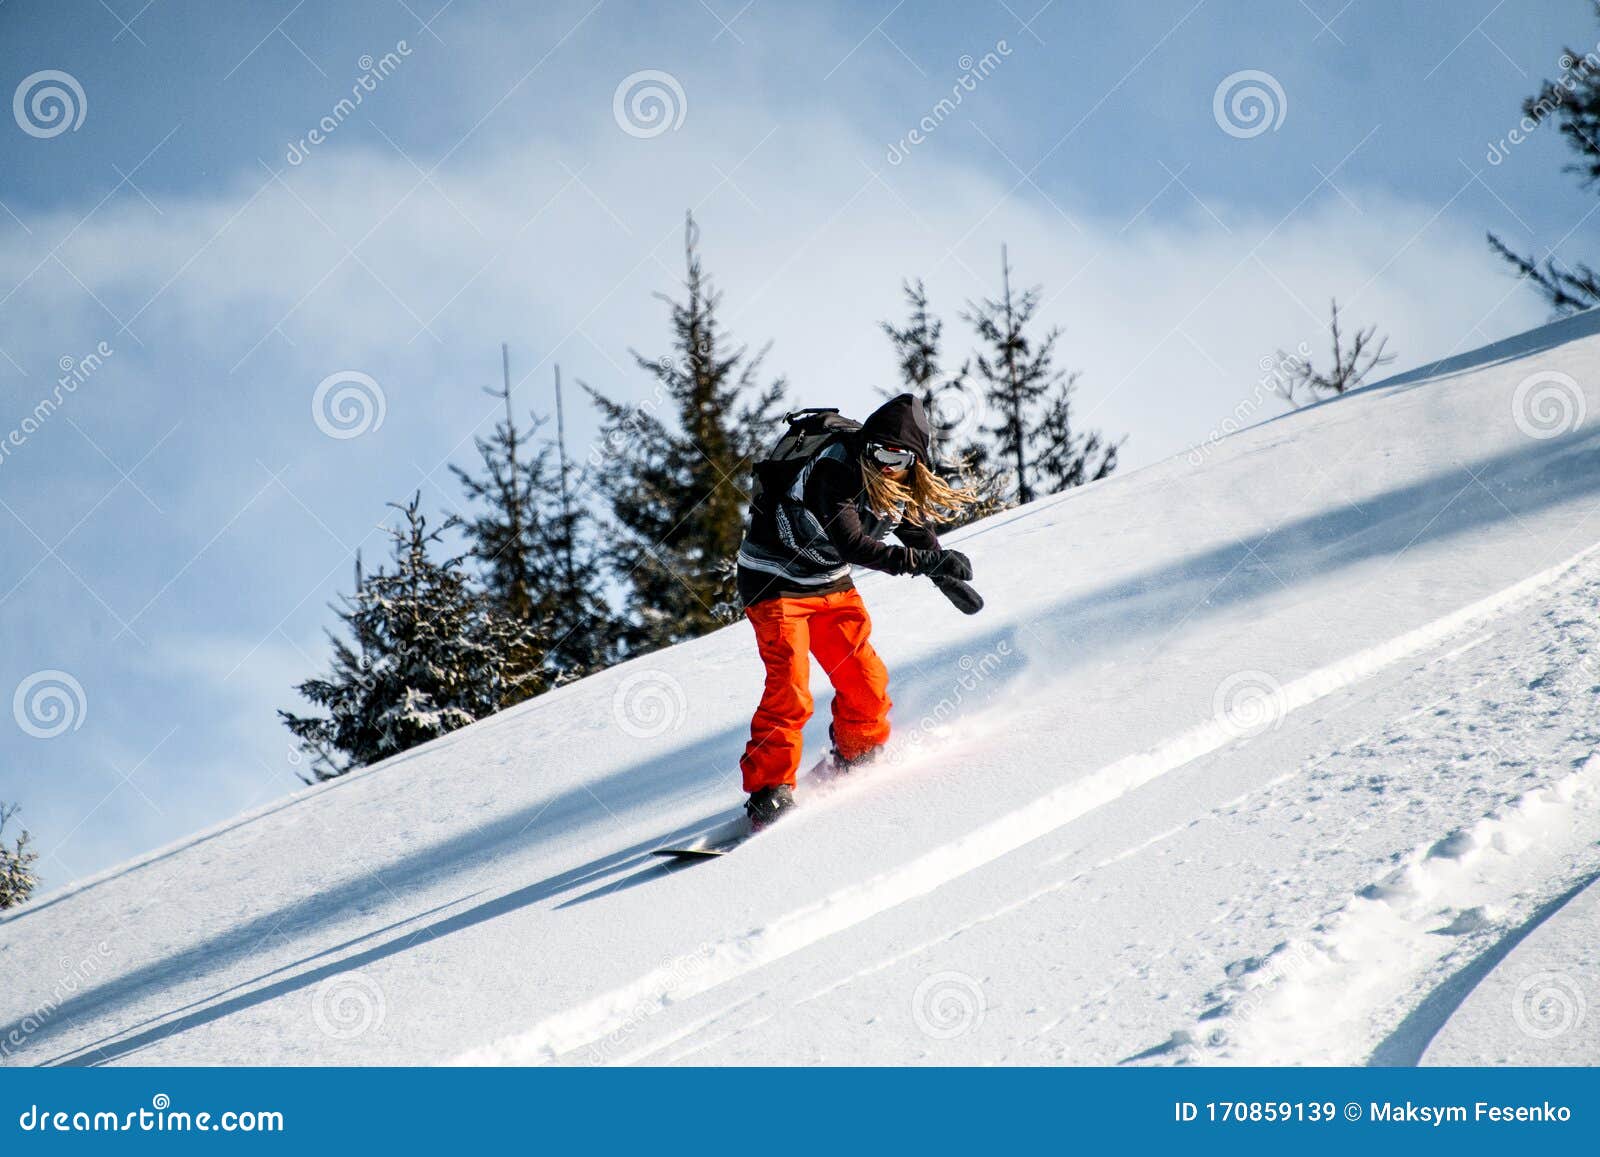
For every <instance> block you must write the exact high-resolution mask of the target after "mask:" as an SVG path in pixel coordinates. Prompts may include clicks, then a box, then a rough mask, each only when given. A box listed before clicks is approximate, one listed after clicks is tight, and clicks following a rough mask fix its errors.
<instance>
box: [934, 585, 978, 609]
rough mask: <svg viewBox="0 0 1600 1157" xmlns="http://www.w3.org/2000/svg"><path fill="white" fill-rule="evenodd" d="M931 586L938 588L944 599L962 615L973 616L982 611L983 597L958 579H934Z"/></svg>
mask: <svg viewBox="0 0 1600 1157" xmlns="http://www.w3.org/2000/svg"><path fill="white" fill-rule="evenodd" d="M933 585H934V586H936V587H938V588H939V590H940V592H941V593H942V594H943V595H944V597H945V598H947V599H949V600H950V601H951V602H952V603H954V604H955V608H956V610H958V611H960V612H961V613H962V614H963V615H975V614H977V613H978V612H979V611H981V610H983V596H982V595H980V594H979V593H978V592H977V591H975V590H973V589H972V588H971V587H970V586H968V585H967V584H966V583H964V582H962V581H961V580H960V579H955V578H936V579H934V580H933Z"/></svg>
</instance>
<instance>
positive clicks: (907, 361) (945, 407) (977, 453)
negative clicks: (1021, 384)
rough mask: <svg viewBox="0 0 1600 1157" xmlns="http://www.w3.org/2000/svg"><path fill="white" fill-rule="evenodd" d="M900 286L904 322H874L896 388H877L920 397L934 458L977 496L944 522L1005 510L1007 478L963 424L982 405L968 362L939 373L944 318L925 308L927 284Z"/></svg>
mask: <svg viewBox="0 0 1600 1157" xmlns="http://www.w3.org/2000/svg"><path fill="white" fill-rule="evenodd" d="M901 287H902V289H903V290H904V292H905V297H906V304H907V306H908V307H909V316H908V317H907V319H906V322H905V324H904V325H902V326H896V325H895V324H894V323H893V322H887V321H885V322H881V323H880V325H881V327H882V329H883V332H884V333H885V334H887V335H888V337H889V341H890V342H891V343H892V344H893V345H894V350H895V359H896V362H897V364H898V365H899V368H900V381H901V389H894V390H882V391H880V392H881V393H883V394H884V395H885V396H886V397H892V396H893V395H895V394H898V393H900V392H902V389H903V390H905V391H909V392H910V393H913V394H915V395H916V396H917V397H919V398H921V399H922V405H923V407H924V408H925V409H926V410H927V412H928V419H929V425H930V427H931V431H930V434H931V441H932V443H933V454H934V458H935V459H936V460H937V462H938V463H940V464H942V465H944V466H945V467H946V468H947V469H949V468H951V467H953V468H954V473H955V474H956V480H957V482H958V483H959V484H960V485H961V486H963V487H966V488H969V489H973V490H976V491H977V492H978V494H979V496H980V498H979V501H978V502H976V503H974V504H973V505H971V506H969V507H966V508H964V509H963V510H962V511H961V513H960V514H959V515H957V516H956V517H955V518H954V519H953V520H952V521H951V522H950V523H949V524H948V525H950V526H965V525H966V524H967V523H969V522H974V521H976V520H977V519H980V518H987V517H988V516H989V515H991V514H996V513H998V512H999V511H1001V510H1004V509H1006V507H1007V505H1008V503H1007V501H1006V493H1007V491H1008V490H1009V489H1010V485H1009V480H1008V478H1007V476H1006V473H1005V471H1004V470H996V469H993V468H992V467H991V466H990V464H989V454H988V449H987V447H985V446H984V445H983V444H982V442H981V441H978V440H976V439H974V438H972V437H971V436H970V434H971V432H972V431H970V430H968V429H967V427H968V426H970V425H971V419H973V418H975V417H976V416H977V415H978V414H979V412H980V411H981V410H982V400H983V399H982V398H981V396H980V393H979V391H978V388H977V387H976V386H975V385H974V384H973V382H972V380H971V368H972V367H971V364H970V363H967V364H964V365H962V367H961V368H960V369H959V370H957V371H955V372H953V373H946V372H945V370H944V368H943V365H942V361H941V350H940V343H941V340H942V338H943V334H944V323H943V322H941V321H940V320H939V319H938V318H937V317H935V316H934V315H933V313H932V311H931V310H930V309H929V308H928V291H927V288H926V287H925V286H924V285H923V283H922V279H921V278H918V279H917V280H916V281H914V282H913V281H906V282H902V283H901ZM963 435H967V436H966V437H963Z"/></svg>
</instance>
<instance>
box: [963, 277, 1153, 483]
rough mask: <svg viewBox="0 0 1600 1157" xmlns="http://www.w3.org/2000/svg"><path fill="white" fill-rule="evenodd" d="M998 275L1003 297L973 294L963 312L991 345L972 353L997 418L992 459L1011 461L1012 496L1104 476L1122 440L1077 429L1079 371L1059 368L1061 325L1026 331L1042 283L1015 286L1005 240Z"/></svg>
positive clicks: (992, 434)
mask: <svg viewBox="0 0 1600 1157" xmlns="http://www.w3.org/2000/svg"><path fill="white" fill-rule="evenodd" d="M1000 283H1001V292H1000V296H999V297H998V298H990V299H986V300H984V301H982V302H977V303H973V302H969V303H968V306H967V312H966V313H964V314H963V315H962V316H963V317H964V318H965V319H966V320H967V321H968V322H970V323H971V324H972V326H973V328H974V329H975V330H976V331H977V335H978V339H979V340H980V341H981V342H982V343H983V345H984V347H985V348H984V350H983V352H980V353H978V354H977V355H976V357H975V359H974V360H975V361H976V363H977V367H978V376H979V377H980V378H981V379H982V380H983V382H984V385H985V389H986V392H987V395H988V400H989V405H990V408H991V410H992V412H993V413H994V414H995V415H996V416H997V418H998V424H997V425H994V426H985V427H984V432H985V433H986V434H988V435H989V436H990V438H991V440H992V444H991V450H992V460H993V462H994V465H995V466H999V465H1000V464H1002V463H1003V464H1004V465H1005V466H1006V467H1008V468H1009V469H1010V471H1011V475H1012V478H1011V482H1012V491H1011V494H1009V495H1008V497H1009V498H1011V499H1014V503H1015V504H1021V503H1025V502H1032V501H1033V500H1034V499H1035V498H1036V497H1038V496H1039V495H1041V494H1051V493H1054V492H1055V491H1057V490H1062V489H1065V488H1067V487H1069V486H1081V485H1083V484H1084V483H1086V482H1093V481H1095V480H1096V479H1099V478H1104V477H1105V476H1106V475H1108V474H1110V473H1111V472H1112V471H1113V470H1115V469H1116V468H1117V450H1118V448H1119V447H1120V446H1121V444H1122V442H1121V440H1119V441H1117V442H1107V441H1106V440H1105V439H1103V438H1102V437H1101V435H1100V434H1099V432H1098V431H1095V432H1091V433H1089V434H1078V433H1077V432H1075V431H1074V430H1073V428H1072V406H1071V403H1072V394H1073V391H1074V390H1075V389H1076V386H1077V379H1078V375H1077V374H1076V373H1073V374H1068V373H1066V372H1065V371H1063V370H1058V369H1056V368H1055V348H1056V342H1057V341H1058V340H1059V339H1060V337H1061V331H1060V329H1052V330H1050V331H1049V332H1048V333H1046V334H1045V335H1044V337H1043V338H1042V339H1040V340H1039V341H1038V342H1037V343H1036V342H1035V341H1034V340H1033V339H1032V338H1031V337H1030V336H1029V335H1028V332H1027V331H1028V325H1029V323H1030V322H1031V321H1032V320H1033V316H1034V314H1035V313H1036V312H1038V309H1039V290H1038V288H1037V287H1035V288H1033V289H1026V290H1023V291H1022V292H1021V293H1014V292H1013V291H1012V288H1011V262H1010V260H1009V258H1008V256H1007V254H1006V249H1005V247H1004V246H1001V248H1000ZM987 464H988V463H987V462H986V463H984V465H987Z"/></svg>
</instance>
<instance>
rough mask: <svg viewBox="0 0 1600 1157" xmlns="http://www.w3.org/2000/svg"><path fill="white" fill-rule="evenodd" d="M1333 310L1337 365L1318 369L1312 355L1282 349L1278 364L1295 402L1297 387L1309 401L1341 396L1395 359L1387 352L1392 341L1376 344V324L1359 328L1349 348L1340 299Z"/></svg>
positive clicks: (1285, 388) (1331, 331) (1330, 324)
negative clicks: (1340, 315) (1340, 326)
mask: <svg viewBox="0 0 1600 1157" xmlns="http://www.w3.org/2000/svg"><path fill="white" fill-rule="evenodd" d="M1330 312H1331V313H1332V317H1331V319H1330V320H1329V322H1328V332H1329V334H1330V335H1332V338H1333V364H1332V365H1331V366H1329V368H1328V370H1327V371H1326V372H1323V371H1321V370H1319V369H1317V367H1316V366H1315V364H1313V363H1312V361H1311V359H1310V358H1304V357H1301V356H1299V355H1298V354H1286V353H1284V352H1283V351H1282V350H1279V351H1278V363H1279V364H1280V365H1282V366H1283V370H1284V385H1283V396H1284V397H1285V398H1286V399H1287V400H1289V401H1290V402H1294V404H1295V405H1299V404H1300V403H1299V402H1295V392H1296V391H1297V390H1299V391H1304V392H1305V393H1306V394H1308V395H1310V398H1309V400H1312V401H1314V400H1316V399H1317V398H1319V397H1322V398H1332V397H1337V396H1338V395H1339V394H1343V393H1345V392H1347V391H1349V390H1353V389H1355V388H1356V387H1357V386H1359V385H1361V383H1362V382H1364V381H1366V378H1367V375H1368V374H1370V373H1371V372H1372V371H1373V370H1375V369H1377V368H1378V367H1379V366H1384V365H1388V364H1389V363H1390V362H1392V361H1394V358H1395V355H1394V354H1388V353H1385V352H1384V350H1385V348H1386V347H1387V346H1388V344H1389V339H1388V338H1387V337H1384V338H1380V339H1379V341H1378V344H1377V345H1376V346H1374V345H1373V344H1372V339H1373V337H1374V336H1376V334H1377V332H1378V327H1377V326H1375V325H1369V326H1368V327H1367V328H1366V329H1358V330H1356V336H1355V338H1354V339H1352V341H1351V342H1350V344H1349V346H1348V347H1347V346H1345V345H1344V335H1343V334H1342V333H1341V332H1340V330H1339V302H1338V301H1337V300H1334V301H1333V303H1332V306H1331V310H1330Z"/></svg>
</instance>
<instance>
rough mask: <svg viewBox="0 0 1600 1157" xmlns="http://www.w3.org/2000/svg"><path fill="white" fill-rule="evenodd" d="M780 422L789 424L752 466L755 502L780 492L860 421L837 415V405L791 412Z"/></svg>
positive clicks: (852, 431) (853, 429)
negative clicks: (806, 466)
mask: <svg viewBox="0 0 1600 1157" xmlns="http://www.w3.org/2000/svg"><path fill="white" fill-rule="evenodd" d="M783 420H784V421H785V422H787V423H789V428H788V429H787V430H785V431H784V432H783V433H782V434H781V435H780V436H779V438H778V440H777V441H776V442H774V443H773V444H772V448H771V449H770V450H768V451H767V452H766V454H764V455H763V456H762V457H761V458H760V459H759V460H757V462H756V463H755V467H754V475H755V489H754V492H753V493H752V495H751V497H752V498H753V499H754V500H756V501H760V500H761V499H762V498H763V497H764V496H765V495H766V494H767V493H769V492H770V493H776V494H781V493H783V492H784V491H785V490H787V489H788V488H789V486H790V485H791V484H792V483H793V482H794V479H795V476H796V475H797V474H799V473H800V468H801V467H802V466H804V465H805V464H806V463H807V462H809V461H811V459H812V458H814V457H816V456H817V455H818V454H820V453H821V452H822V451H823V450H824V449H826V448H827V447H829V446H831V445H833V444H834V443H835V442H838V441H840V440H841V439H843V438H845V437H847V436H849V435H851V434H854V433H855V432H856V431H858V430H860V429H861V423H860V422H858V421H856V420H855V419H854V418H846V417H845V416H843V415H842V414H840V413H839V408H838V407H837V406H812V407H809V408H808V409H804V410H791V411H789V413H787V414H785V415H784V416H783Z"/></svg>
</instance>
